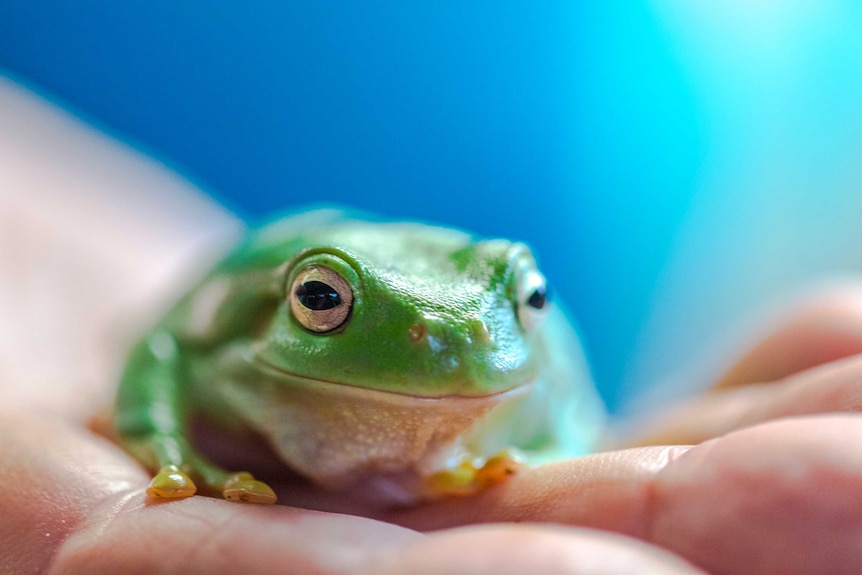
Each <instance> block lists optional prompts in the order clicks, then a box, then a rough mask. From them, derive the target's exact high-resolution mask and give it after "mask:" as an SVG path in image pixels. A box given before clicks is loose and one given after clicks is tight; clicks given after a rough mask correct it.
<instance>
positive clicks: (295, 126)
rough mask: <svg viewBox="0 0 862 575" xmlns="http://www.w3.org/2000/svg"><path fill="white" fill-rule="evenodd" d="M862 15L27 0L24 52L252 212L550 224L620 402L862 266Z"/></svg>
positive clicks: (3, 43)
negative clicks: (330, 206) (329, 210)
mask: <svg viewBox="0 0 862 575" xmlns="http://www.w3.org/2000/svg"><path fill="white" fill-rule="evenodd" d="M859 30H862V8H860V5H858V3H855V2H849V1H848V2H819V3H818V2H802V1H791V2H774V1H763V2H741V1H729V2H717V1H706V2H696V3H695V2H683V1H682V0H677V1H668V2H630V3H622V2H608V3H604V2H593V3H576V2H541V1H540V2H529V3H526V2H508V1H499V2H454V1H452V2H433V3H424V4H420V3H409V2H380V1H369V2H363V3H346V2H345V3H334V2H275V1H259V2H253V3H246V4H244V5H243V6H242V7H240V5H239V4H238V3H226V2H199V1H187V2H168V1H165V0H150V1H148V2H139V1H129V2H117V3H111V2H94V1H92V0H89V1H88V0H82V1H80V2H75V3H69V2H60V1H57V0H4V1H3V2H2V3H0V69H5V70H6V71H7V73H8V74H10V75H12V76H13V77H14V78H16V79H18V80H20V81H22V82H24V83H25V84H28V85H30V86H32V87H35V88H36V89H37V90H39V91H41V92H42V93H44V94H46V95H48V96H49V97H51V98H54V99H56V100H57V101H59V102H60V103H62V104H63V105H66V106H68V107H69V108H70V109H71V110H73V111H74V112H75V113H78V114H80V115H82V116H83V117H84V118H86V119H87V120H89V121H91V122H93V123H94V124H95V125H97V126H99V127H101V128H103V129H105V130H106V131H108V132H110V133H113V134H115V135H118V136H119V137H121V138H122V139H125V140H127V141H129V142H131V143H132V144H133V145H136V146H139V147H140V148H142V149H143V150H145V151H146V152H147V153H150V154H152V155H154V156H155V157H157V158H159V159H160V160H162V161H164V162H166V163H167V164H169V165H171V166H172V167H174V168H175V169H176V170H178V171H179V172H181V173H183V174H185V175H186V176H188V177H190V178H191V179H193V180H194V181H195V182H197V183H198V184H199V185H200V186H201V187H203V188H204V189H205V190H207V191H208V192H210V193H211V194H213V195H214V196H215V197H216V198H217V199H218V200H219V201H221V202H223V203H224V204H225V205H227V206H228V207H229V208H231V209H232V210H235V211H236V212H237V213H239V214H240V215H241V216H243V217H244V218H246V219H248V220H250V221H258V220H261V219H265V218H267V217H269V216H271V215H273V214H275V213H277V212H279V211H281V210H284V209H289V208H291V207H292V206H296V205H300V204H307V203H320V202H335V203H342V204H348V205H352V206H356V207H360V208H364V209H368V210H372V211H376V212H381V213H383V214H386V215H390V216H398V217H410V218H421V219H427V220H432V221H438V222H444V223H447V224H450V225H455V226H460V227H465V228H469V229H471V230H475V231H477V232H479V233H481V234H483V235H503V236H511V237H517V238H520V239H523V240H526V241H528V242H529V243H530V244H532V245H533V246H534V248H535V249H536V251H537V253H538V254H539V258H540V260H541V262H542V265H543V268H544V269H545V271H546V273H547V275H548V276H549V278H550V279H551V281H552V283H553V284H554V286H555V288H556V293H557V294H559V296H560V297H561V298H562V299H563V300H565V302H566V303H567V306H568V308H569V309H570V310H571V311H572V313H573V314H574V315H575V316H576V317H577V319H578V321H579V322H580V324H581V326H582V329H583V333H584V335H585V339H586V345H587V349H588V353H589V355H590V357H591V359H592V363H593V366H594V371H595V376H596V378H597V380H598V382H599V384H600V386H601V388H602V391H603V394H604V395H605V397H606V398H607V399H608V400H609V402H610V403H611V405H612V406H617V405H619V404H620V403H621V402H622V401H623V400H624V398H626V397H628V396H629V395H631V394H632V393H635V392H638V391H639V390H641V389H642V388H644V387H645V386H647V385H650V384H651V383H652V382H654V381H656V380H660V379H662V378H665V377H667V376H668V374H670V373H673V372H675V371H676V370H678V368H679V365H680V364H681V363H684V362H685V361H689V360H691V358H692V357H695V356H697V354H698V353H699V352H700V351H699V350H703V349H704V348H709V347H710V346H711V345H712V344H713V343H714V341H715V339H716V338H717V337H718V334H721V333H724V332H725V331H727V330H728V329H730V326H731V325H732V323H733V321H735V319H736V318H739V317H743V316H745V315H747V314H751V313H756V312H757V310H758V309H759V308H761V307H762V306H763V305H764V304H765V303H768V302H769V301H771V300H772V299H773V298H774V295H775V294H777V293H783V292H785V291H787V290H792V289H793V288H794V287H797V286H800V285H804V284H806V283H808V282H810V281H812V280H813V279H816V278H818V277H825V276H832V275H835V274H839V273H851V272H853V270H855V269H858V266H859V265H862V258H860V256H859V255H858V254H859V253H860V248H862V234H860V232H859V231H858V229H859V228H860V227H862V226H860V225H859V224H858V223H857V222H858V220H859V216H860V214H862V203H860V200H859V199H857V198H858V197H859V196H860V194H859V186H860V182H862V169H860V166H862V106H860V105H859V102H862V34H860V33H859ZM0 129H2V126H0ZM854 243H855V248H854Z"/></svg>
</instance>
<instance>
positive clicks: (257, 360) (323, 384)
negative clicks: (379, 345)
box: [247, 354, 535, 402]
mask: <svg viewBox="0 0 862 575" xmlns="http://www.w3.org/2000/svg"><path fill="white" fill-rule="evenodd" d="M247 359H248V361H249V362H250V363H252V364H253V365H255V366H257V367H258V368H259V369H263V370H264V371H267V372H269V373H270V374H272V375H276V376H280V377H288V378H290V379H291V380H292V381H294V382H296V383H300V384H305V385H309V386H315V387H316V388H318V389H321V388H329V389H330V390H332V391H334V392H336V391H337V392H339V393H362V394H366V395H368V394H373V395H378V394H379V395H381V396H388V397H391V398H393V399H394V398H402V399H410V400H417V401H423V402H447V401H459V402H461V401H470V400H477V401H478V400H504V399H508V398H509V397H511V396H514V395H520V394H521V393H524V392H526V390H527V389H529V388H530V387H532V386H533V384H534V383H535V380H534V379H529V380H526V381H523V382H521V383H518V384H517V385H514V386H511V387H508V388H506V389H502V390H498V391H494V392H491V393H484V394H476V395H465V394H458V393H450V394H445V395H419V394H415V393H404V392H400V391H391V390H384V389H376V388H373V387H361V386H358V385H353V384H350V383H344V382H341V381H332V380H326V379H318V378H315V377H308V376H306V375H300V374H298V373H294V372H292V371H289V370H286V369H284V368H281V367H279V366H277V365H274V364H273V363H272V362H270V361H268V360H267V359H266V358H265V357H263V356H262V355H260V354H253V355H252V356H251V357H249V358H247Z"/></svg>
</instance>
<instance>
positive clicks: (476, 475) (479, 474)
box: [425, 450, 524, 498]
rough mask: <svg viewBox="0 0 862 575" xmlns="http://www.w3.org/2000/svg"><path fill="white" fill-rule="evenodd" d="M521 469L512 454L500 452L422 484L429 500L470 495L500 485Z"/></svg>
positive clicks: (445, 470) (521, 462)
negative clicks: (430, 498)
mask: <svg viewBox="0 0 862 575" xmlns="http://www.w3.org/2000/svg"><path fill="white" fill-rule="evenodd" d="M523 466H524V463H523V460H522V458H521V457H520V456H519V455H518V454H517V453H515V452H514V451H512V450H504V451H501V452H500V453H498V454H496V455H494V456H492V457H489V458H488V459H486V460H485V461H484V462H478V463H477V461H475V460H474V461H471V460H464V461H462V462H461V463H459V464H458V465H456V466H455V467H452V468H450V469H444V470H443V471H438V472H437V473H434V474H433V475H431V476H430V477H428V479H427V480H426V484H425V491H426V493H427V494H428V496H429V497H432V498H434V497H446V496H466V495H473V494H475V493H478V492H480V491H483V490H485V489H488V488H489V487H491V486H493V485H497V484H498V483H502V482H503V481H505V480H506V479H508V478H509V477H510V476H512V475H513V474H515V473H516V472H517V471H518V470H519V469H521V468H522V467H523Z"/></svg>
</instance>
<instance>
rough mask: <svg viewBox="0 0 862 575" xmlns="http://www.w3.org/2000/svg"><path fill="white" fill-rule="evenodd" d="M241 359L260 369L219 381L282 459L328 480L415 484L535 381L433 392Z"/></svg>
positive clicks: (331, 483)
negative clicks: (462, 392)
mask: <svg viewBox="0 0 862 575" xmlns="http://www.w3.org/2000/svg"><path fill="white" fill-rule="evenodd" d="M231 363H232V364H233V365H237V363H236V362H231ZM239 363H244V364H245V366H246V369H253V370H254V371H255V372H256V373H255V374H253V375H254V377H250V376H251V375H252V374H250V373H248V372H247V371H246V372H244V373H235V374H231V376H228V379H227V380H226V381H223V383H224V385H222V386H219V387H220V389H221V391H222V393H223V394H224V396H225V397H224V399H226V400H227V401H228V402H229V403H230V405H231V406H232V408H233V409H234V411H236V412H237V414H238V415H239V416H240V417H242V419H243V420H244V421H246V422H247V423H248V424H250V425H251V426H252V427H253V428H254V429H255V430H256V431H257V432H259V433H260V434H261V435H263V436H264V437H265V438H266V439H267V440H268V441H269V442H270V444H271V445H272V447H273V448H274V449H275V451H276V452H277V453H278V455H279V456H280V457H281V458H282V460H284V461H285V462H286V463H288V464H289V465H290V466H291V467H293V468H294V469H295V470H296V471H298V472H300V473H301V474H303V475H304V476H306V477H308V478H309V479H311V480H313V481H315V482H316V483H318V484H320V485H322V486H324V487H327V488H343V487H346V486H348V485H350V484H352V483H356V482H358V481H361V480H364V479H367V478H369V477H383V478H387V477H388V478H389V479H391V480H392V481H396V482H398V483H400V484H402V488H403V489H405V490H407V491H412V490H413V489H412V487H411V486H412V485H413V484H416V485H417V486H418V483H417V480H418V479H419V478H422V477H427V476H428V475H430V474H431V473H433V472H435V471H439V470H441V469H445V468H447V467H448V466H449V465H450V464H451V460H452V459H453V458H457V457H459V456H461V455H463V454H462V453H461V451H462V447H461V443H460V439H461V438H462V436H464V435H465V434H466V433H467V432H468V431H469V430H470V429H471V428H472V427H474V426H475V425H476V424H477V422H480V421H482V420H483V419H485V417H486V416H487V415H488V413H489V412H491V411H492V410H493V409H494V408H496V407H498V406H502V405H504V404H507V403H509V402H511V401H512V400H515V399H516V398H518V397H521V396H522V395H524V394H525V393H526V392H527V391H528V390H529V389H530V387H531V386H530V385H525V386H522V387H518V388H516V389H513V390H510V391H507V392H503V393H497V394H494V395H489V396H484V397H444V398H439V399H428V398H420V397H414V396H408V395H401V394H396V393H387V392H382V391H375V390H369V389H363V388H356V387H352V386H349V385H340V384H334V383H327V382H319V381H310V380H305V379H300V378H290V376H288V375H286V374H284V373H283V372H278V371H276V370H274V369H269V368H267V367H266V366H264V365H260V364H253V363H252V362H250V361H248V360H246V361H245V362H239ZM243 371H245V370H243ZM471 455H482V454H477V453H471ZM485 455H490V454H485Z"/></svg>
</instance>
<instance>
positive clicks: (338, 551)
mask: <svg viewBox="0 0 862 575" xmlns="http://www.w3.org/2000/svg"><path fill="white" fill-rule="evenodd" d="M856 294H857V292H856V291H855V289H853V290H851V289H848V290H846V291H842V292H832V293H830V294H827V295H826V296H824V297H821V298H819V299H816V300H814V301H812V302H810V303H809V304H807V305H805V306H804V307H803V309H802V310H801V311H799V312H797V313H796V314H795V316H794V317H793V318H791V319H790V320H789V321H786V322H785V324H784V325H782V326H780V327H779V328H778V329H776V330H775V331H774V332H773V333H772V334H770V335H768V336H767V337H765V338H764V339H763V341H761V342H760V343H758V344H757V345H755V346H753V347H752V349H751V350H750V351H749V352H748V353H747V354H744V355H743V357H742V359H741V360H740V361H739V362H737V363H736V365H735V366H734V367H733V368H731V369H730V370H729V371H728V372H727V373H726V374H725V376H723V377H722V378H720V384H719V385H718V387H717V389H716V391H715V392H713V393H711V394H708V395H706V396H704V398H702V399H700V400H698V401H697V402H695V403H693V404H690V405H689V406H687V407H684V408H681V409H680V410H678V411H677V412H676V415H675V416H674V418H673V419H672V420H663V421H664V422H665V427H664V429H662V430H657V431H656V432H654V434H653V437H660V438H662V440H664V441H666V442H667V443H669V445H668V446H660V447H639V448H632V449H625V450H619V451H611V452H606V453H601V454H597V455H593V456H590V457H586V458H582V459H578V460H574V461H566V462H561V463H558V464H554V465H549V466H546V467H541V468H536V469H529V470H525V471H524V472H522V473H519V474H518V475H517V476H515V477H514V478H512V479H511V480H510V481H508V482H506V483H505V484H503V485H500V486H498V487H496V488H494V489H491V490H489V491H488V492H485V493H483V494H480V495H478V496H476V497H471V498H469V499H452V500H447V501H443V502H439V503H435V504H432V505H427V506H423V507H418V508H415V509H409V510H400V511H391V510H389V511H387V510H383V509H376V510H373V509H363V510H362V512H363V513H365V514H366V515H368V516H370V517H373V518H370V517H369V518H366V517H361V516H351V515H344V514H338V513H326V512H317V511H308V510H303V509H297V508H291V507H277V508H261V507H257V506H249V505H241V504H236V503H230V502H225V501H221V500H215V499H209V498H204V497H194V498H191V499H187V500H183V501H173V502H155V501H151V500H147V499H146V497H145V495H144V488H145V486H146V484H147V481H148V477H147V475H146V474H145V473H144V472H143V471H142V470H141V469H140V468H139V466H138V465H137V464H136V463H135V462H134V461H132V460H131V459H129V458H128V457H127V456H126V455H125V454H123V453H122V452H121V451H120V450H119V449H118V448H116V447H115V446H113V445H112V444H110V443H109V442H107V441H106V440H104V439H102V438H101V437H98V436H96V435H94V434H92V433H90V432H88V431H87V430H86V429H84V428H83V427H82V426H79V425H76V424H74V423H72V422H70V420H64V419H63V418H57V417H55V416H50V417H46V416H44V415H39V409H38V407H37V406H33V405H29V406H25V405H18V406H8V405H5V406H4V407H5V408H6V409H4V410H3V412H2V415H0V437H3V441H2V443H0V462H2V464H0V465H2V467H0V517H2V518H3V520H2V521H0V557H2V562H0V571H2V572H10V573H17V572H29V571H37V572H38V571H39V570H49V571H51V572H57V573H85V572H103V571H104V572H127V573H135V572H152V571H159V572H174V571H176V572H179V571H182V572H185V573H188V572H192V573H194V572H201V573H204V572H206V573H213V572H228V571H230V572H250V573H254V572H270V571H285V572H297V573H302V572H315V571H323V572H332V573H342V572H345V573H347V572H350V573H414V572H419V573H451V572H458V573H495V574H501V573H509V572H512V573H520V572H524V571H528V570H533V571H538V572H559V573H565V572H571V573H638V572H648V573H697V572H700V571H698V570H697V569H696V568H695V567H693V566H692V565H690V564H687V563H685V562H684V561H682V560H681V559H680V558H684V559H686V560H688V561H690V562H692V563H693V564H696V565H699V566H700V567H701V568H703V569H705V570H707V571H708V572H711V573H736V574H745V573H845V572H846V573H851V572H855V571H856V570H857V569H856V565H857V564H858V562H859V560H860V559H862V557H860V555H862V549H860V548H859V546H858V540H859V535H860V533H859V529H860V528H859V527H858V526H859V525H862V521H860V520H862V505H860V504H859V503H858V501H859V498H858V493H859V492H860V488H862V456H860V455H858V454H857V451H856V450H855V449H853V446H854V445H856V444H858V442H859V441H862V418H859V417H858V416H857V415H854V414H853V413H848V412H855V411H857V410H858V407H859V397H862V393H860V391H862V377H860V376H862V359H859V358H855V357H852V355H853V354H855V353H858V352H860V351H862V305H858V304H857V302H859V301H862V300H860V298H859V297H858V296H857V295H856ZM803 351H804V352H805V354H803ZM845 356H846V357H845ZM782 358H783V359H782ZM823 361H827V362H828V363H826V364H823V365H821V366H819V367H816V368H814V369H811V370H808V371H804V372H799V370H803V369H805V368H807V367H810V366H812V365H816V364H819V363H821V362H823ZM764 374H769V375H768V377H769V378H773V379H780V381H777V382H776V383H772V384H763V385H754V386H742V384H745V383H750V382H751V381H753V380H760V379H766V377H767V376H765V375H764ZM781 378H783V379H781ZM10 383H11V382H4V385H8V384H10ZM10 407H11V409H10ZM16 407H17V408H16ZM835 412H842V413H843V414H836V413H835ZM818 414H819V415H818ZM786 416H799V417H792V418H786ZM714 434H724V435H722V436H721V437H719V438H718V439H712V440H708V441H706V442H704V443H700V444H698V445H696V446H694V447H687V446H684V445H682V444H681V443H682V442H684V441H690V440H696V441H701V440H703V439H708V437H709V436H711V435H714ZM282 493H283V494H285V497H283V499H287V500H288V501H289V502H290V501H295V502H298V501H302V502H304V504H309V502H310V503H311V504H314V502H315V501H321V500H320V499H319V498H320V497H321V494H320V493H318V492H314V491H313V490H310V489H309V488H307V487H306V488H303V487H301V486H300V487H292V488H287V487H286V488H284V489H283V491H282ZM327 505H328V506H329V507H330V508H332V509H334V510H339V511H345V512H358V511H359V510H358V508H356V507H355V505H353V504H352V503H351V502H349V501H344V502H339V501H338V500H336V499H334V498H331V499H329V502H328V503H327Z"/></svg>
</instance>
